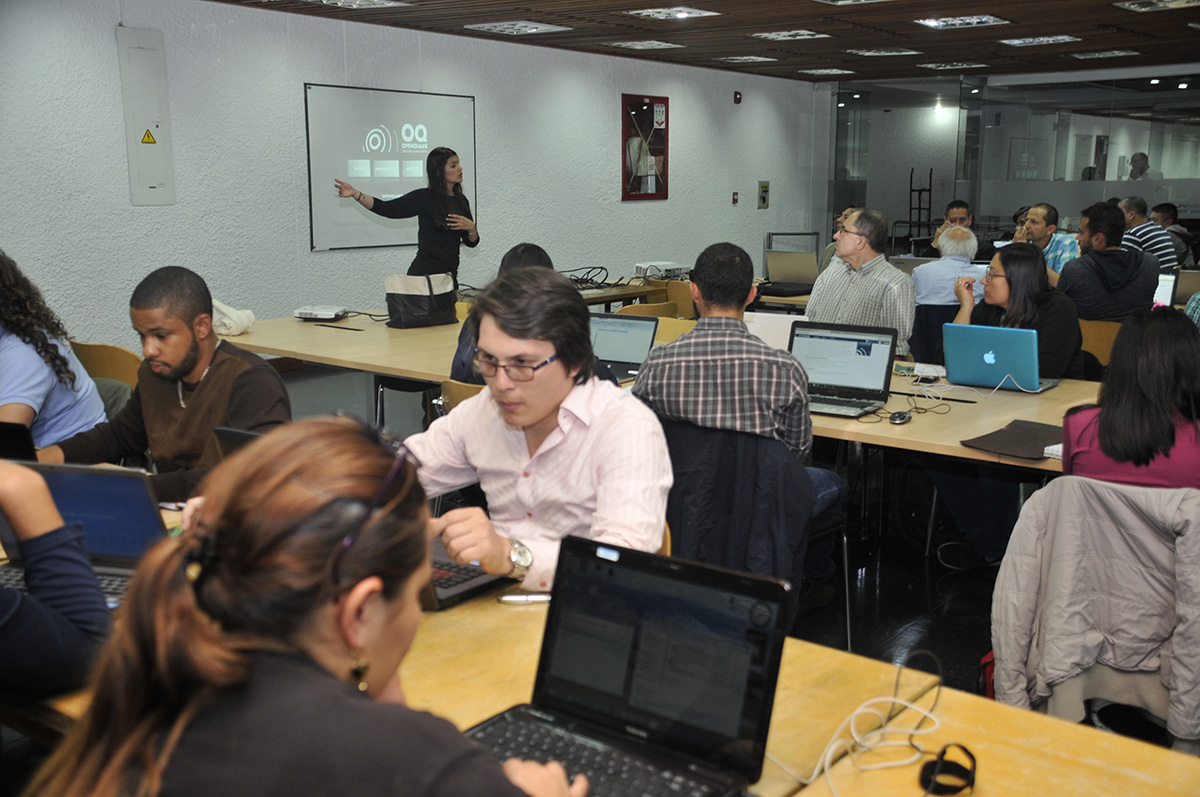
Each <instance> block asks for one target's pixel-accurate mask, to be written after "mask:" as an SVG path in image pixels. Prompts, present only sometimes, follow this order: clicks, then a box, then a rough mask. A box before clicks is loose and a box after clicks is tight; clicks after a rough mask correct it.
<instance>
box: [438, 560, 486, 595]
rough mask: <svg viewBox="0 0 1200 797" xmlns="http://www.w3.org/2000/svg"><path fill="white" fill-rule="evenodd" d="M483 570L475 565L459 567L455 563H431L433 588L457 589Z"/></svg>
mask: <svg viewBox="0 0 1200 797" xmlns="http://www.w3.org/2000/svg"><path fill="white" fill-rule="evenodd" d="M482 572H483V570H482V569H480V568H478V567H476V566H475V565H460V564H458V563H457V562H434V563H433V586H435V587H439V588H441V589H450V588H451V587H457V586H458V585H459V584H461V583H463V582H464V581H469V580H470V579H472V578H475V577H476V576H478V575H479V574H480V573H482Z"/></svg>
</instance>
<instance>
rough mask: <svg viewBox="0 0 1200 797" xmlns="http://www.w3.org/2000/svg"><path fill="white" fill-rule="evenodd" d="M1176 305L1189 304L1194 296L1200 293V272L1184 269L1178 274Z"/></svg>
mask: <svg viewBox="0 0 1200 797" xmlns="http://www.w3.org/2000/svg"><path fill="white" fill-rule="evenodd" d="M1176 278H1177V280H1178V282H1176V283H1175V304H1187V301H1188V299H1190V298H1192V294H1195V293H1200V270H1197V269H1190V268H1184V269H1180V270H1179V272H1178V273H1177V274H1176Z"/></svg>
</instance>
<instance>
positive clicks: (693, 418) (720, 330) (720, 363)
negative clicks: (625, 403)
mask: <svg viewBox="0 0 1200 797" xmlns="http://www.w3.org/2000/svg"><path fill="white" fill-rule="evenodd" d="M910 289H911V288H910ZM633 394H634V395H635V396H637V397H638V398H640V399H641V400H642V401H644V402H646V404H648V405H649V406H650V408H651V409H652V410H654V411H655V412H656V413H658V414H659V415H661V416H662V417H664V418H669V419H671V420H679V421H688V422H690V423H694V424H696V425H697V426H704V427H708V428H715V429H730V430H733V431H737V432H749V433H751V434H757V435H762V436H763V437H773V438H775V439H777V440H780V441H781V442H783V444H784V445H786V446H787V447H788V448H789V449H791V451H792V452H793V453H795V454H796V456H797V457H799V458H801V459H803V458H804V457H805V456H806V455H807V454H808V450H809V448H810V447H811V446H812V422H811V421H810V420H809V417H808V376H807V375H806V374H805V373H804V369H803V368H801V367H800V363H799V362H797V361H796V358H794V357H792V356H791V355H790V354H788V353H787V352H785V351H782V350H780V349H776V348H773V347H771V346H768V345H767V344H766V343H764V342H763V341H762V340H760V339H759V338H757V337H755V336H754V335H751V334H750V332H749V330H748V329H747V328H746V324H745V322H743V321H740V320H738V319H736V318H723V317H709V318H701V319H700V320H699V321H698V322H696V328H695V329H694V330H693V331H692V332H690V333H688V334H687V335H684V336H683V337H681V338H679V339H678V340H676V341H675V342H673V343H669V344H667V345H665V346H656V347H655V348H653V349H651V350H650V355H649V356H648V357H647V358H646V361H645V362H644V363H643V364H642V368H641V371H640V372H639V373H638V378H637V383H636V384H635V385H634V386H633Z"/></svg>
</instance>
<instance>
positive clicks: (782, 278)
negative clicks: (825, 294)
mask: <svg viewBox="0 0 1200 797" xmlns="http://www.w3.org/2000/svg"><path fill="white" fill-rule="evenodd" d="M817 266H818V264H817V255H816V253H815V252H783V251H774V250H770V249H768V250H767V254H766V273H767V281H766V282H764V283H763V284H762V285H759V286H758V292H759V294H760V295H762V296H803V295H805V294H807V293H812V287H813V283H814V282H816V281H817Z"/></svg>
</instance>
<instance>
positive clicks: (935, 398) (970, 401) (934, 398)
mask: <svg viewBox="0 0 1200 797" xmlns="http://www.w3.org/2000/svg"><path fill="white" fill-rule="evenodd" d="M889 394H890V395H892V396H912V397H913V398H923V399H929V400H930V401H957V402H958V403H959V404H978V403H979V402H978V401H975V400H974V399H956V398H946V397H943V396H926V395H922V394H921V393H903V392H901V391H899V390H892V391H889Z"/></svg>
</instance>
